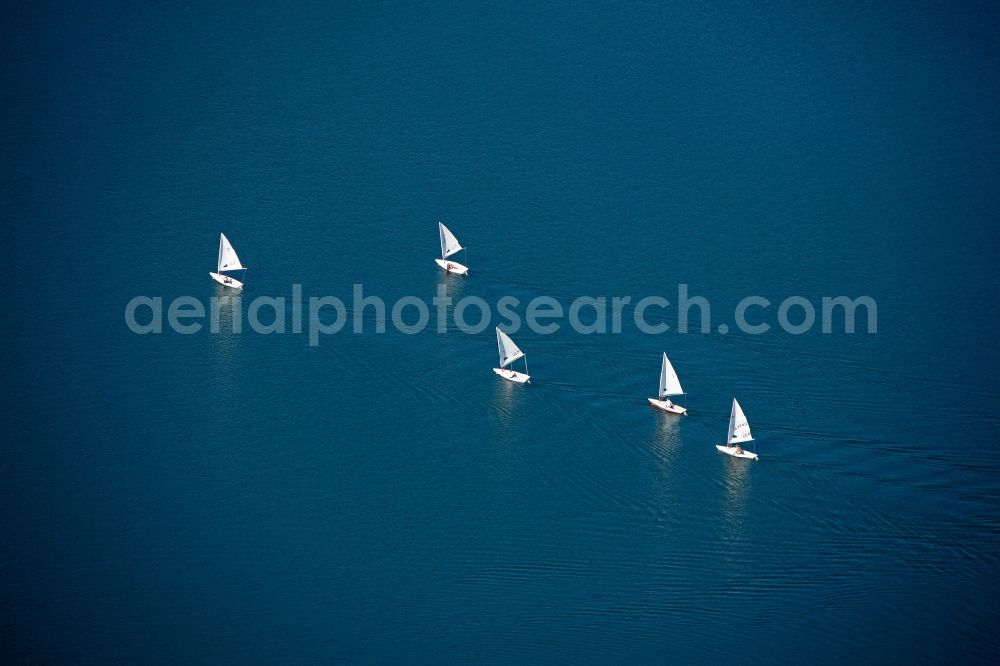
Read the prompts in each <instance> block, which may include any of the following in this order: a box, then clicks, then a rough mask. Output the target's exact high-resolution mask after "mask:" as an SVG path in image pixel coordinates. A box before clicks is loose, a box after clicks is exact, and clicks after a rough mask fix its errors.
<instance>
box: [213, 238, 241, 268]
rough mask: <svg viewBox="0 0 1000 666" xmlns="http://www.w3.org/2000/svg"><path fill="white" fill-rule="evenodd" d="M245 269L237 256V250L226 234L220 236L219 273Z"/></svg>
mask: <svg viewBox="0 0 1000 666" xmlns="http://www.w3.org/2000/svg"><path fill="white" fill-rule="evenodd" d="M243 268H245V267H244V266H243V264H241V263H240V258H239V257H238V256H236V250H234V249H233V246H232V245H231V244H230V243H229V239H228V238H226V234H219V271H218V272H219V273H221V272H223V271H238V270H241V269H243Z"/></svg>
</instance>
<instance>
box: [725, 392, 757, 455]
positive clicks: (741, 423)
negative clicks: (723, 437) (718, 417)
mask: <svg viewBox="0 0 1000 666" xmlns="http://www.w3.org/2000/svg"><path fill="white" fill-rule="evenodd" d="M752 439H753V437H751V435H750V424H749V423H747V417H746V416H745V415H744V414H743V409H742V408H740V403H738V402H736V398H733V411H732V413H730V414H729V439H728V442H729V443H730V444H739V443H740V442H749V441H750V440H752Z"/></svg>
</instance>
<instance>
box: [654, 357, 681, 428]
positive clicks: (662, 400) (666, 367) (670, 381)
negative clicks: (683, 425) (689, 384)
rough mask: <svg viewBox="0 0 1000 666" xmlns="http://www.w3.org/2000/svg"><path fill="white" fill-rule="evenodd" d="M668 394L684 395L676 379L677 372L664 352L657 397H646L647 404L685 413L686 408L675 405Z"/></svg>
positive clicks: (674, 412) (667, 410)
mask: <svg viewBox="0 0 1000 666" xmlns="http://www.w3.org/2000/svg"><path fill="white" fill-rule="evenodd" d="M669 395H684V389H682V388H681V380H679V379H677V373H676V372H674V366H672V365H670V359H668V358H667V355H666V354H664V355H663V363H662V364H661V365H660V392H659V397H658V398H646V399H647V400H649V404H651V405H652V406H653V407H657V408H659V409H662V410H663V411H665V412H670V413H671V414H687V409H686V408H685V407H681V406H680V405H675V404H674V403H673V402H671V401H670V400H669V399H668V398H667V396H669Z"/></svg>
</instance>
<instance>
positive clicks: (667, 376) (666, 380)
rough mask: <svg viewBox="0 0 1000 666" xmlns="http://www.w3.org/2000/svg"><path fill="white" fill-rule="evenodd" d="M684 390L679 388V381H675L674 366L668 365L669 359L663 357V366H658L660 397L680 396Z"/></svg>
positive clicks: (665, 356)
mask: <svg viewBox="0 0 1000 666" xmlns="http://www.w3.org/2000/svg"><path fill="white" fill-rule="evenodd" d="M682 393H684V389H682V388H681V380H679V379H677V373H676V372H674V366H672V365H670V359H668V358H667V355H666V354H664V355H663V365H661V366H660V397H661V398H665V397H667V396H668V395H681V394H682Z"/></svg>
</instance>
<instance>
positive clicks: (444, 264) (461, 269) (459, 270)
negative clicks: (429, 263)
mask: <svg viewBox="0 0 1000 666" xmlns="http://www.w3.org/2000/svg"><path fill="white" fill-rule="evenodd" d="M434 261H436V262H437V265H438V266H440V267H441V268H443V269H445V270H446V271H448V272H449V273H454V274H455V275H468V274H469V269H468V267H466V266H463V265H462V264H460V263H458V262H457V261H452V260H451V259H435V260H434Z"/></svg>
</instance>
